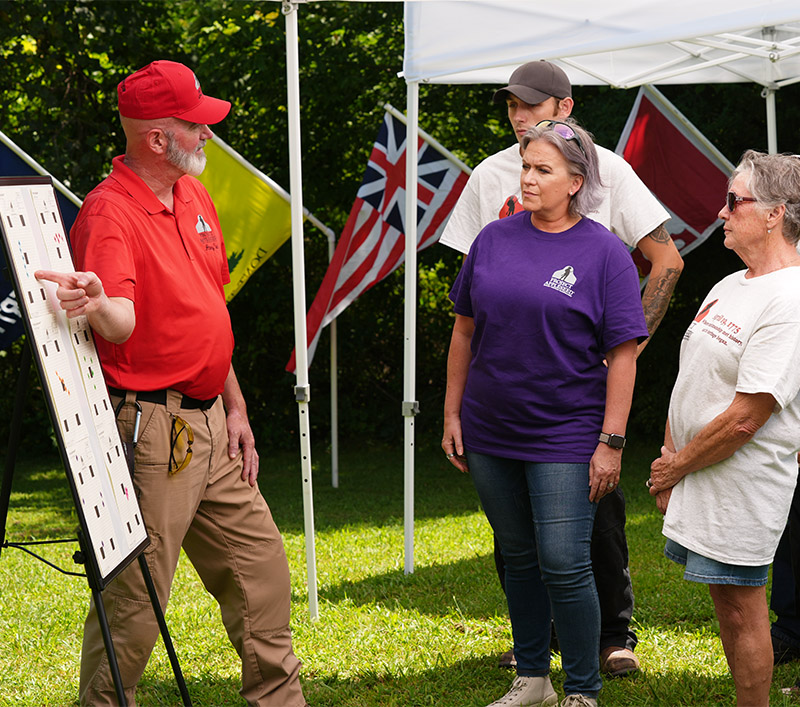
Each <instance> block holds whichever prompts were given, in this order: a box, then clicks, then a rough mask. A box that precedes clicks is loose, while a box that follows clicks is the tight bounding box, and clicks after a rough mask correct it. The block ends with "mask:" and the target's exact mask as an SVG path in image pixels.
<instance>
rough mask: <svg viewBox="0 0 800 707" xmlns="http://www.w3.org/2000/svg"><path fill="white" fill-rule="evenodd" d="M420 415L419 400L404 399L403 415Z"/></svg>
mask: <svg viewBox="0 0 800 707" xmlns="http://www.w3.org/2000/svg"><path fill="white" fill-rule="evenodd" d="M414 415H419V402H417V401H416V400H404V401H403V417H414Z"/></svg>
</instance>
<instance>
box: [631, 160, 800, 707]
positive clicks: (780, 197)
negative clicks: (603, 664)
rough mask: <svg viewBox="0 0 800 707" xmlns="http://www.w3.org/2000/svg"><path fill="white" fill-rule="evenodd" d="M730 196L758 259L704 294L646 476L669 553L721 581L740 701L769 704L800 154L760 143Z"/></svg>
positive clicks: (789, 440)
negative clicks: (771, 151)
mask: <svg viewBox="0 0 800 707" xmlns="http://www.w3.org/2000/svg"><path fill="white" fill-rule="evenodd" d="M729 189H730V191H729V192H728V194H727V198H726V203H725V206H724V207H723V208H722V210H721V211H720V212H719V216H720V218H721V219H723V221H724V222H725V226H724V229H723V230H724V232H725V246H726V247H727V248H730V249H732V250H733V251H735V252H736V254H737V255H738V256H739V257H740V258H741V259H742V260H743V261H744V263H745V265H746V266H747V269H746V270H742V271H740V272H736V273H733V274H732V275H729V276H728V277H726V278H725V279H723V280H722V281H721V282H719V283H718V284H717V285H715V286H714V287H713V288H712V290H711V292H710V293H709V294H708V296H707V297H706V298H705V300H704V302H703V304H702V306H701V308H700V310H699V311H698V313H697V315H696V316H695V318H694V320H693V321H692V323H691V324H690V325H689V328H688V329H687V331H686V334H685V335H684V337H683V343H682V345H681V354H680V371H679V373H678V378H677V381H676V382H675V387H674V389H673V391H672V397H671V400H670V407H669V417H668V420H667V426H666V434H665V438H664V446H663V447H662V449H661V457H660V458H659V459H656V460H655V461H654V462H653V464H652V467H651V474H650V479H649V480H648V482H647V484H648V486H649V487H650V493H651V494H652V495H653V496H655V498H656V503H657V505H658V508H659V509H660V510H661V512H662V513H665V518H664V529H663V532H664V535H665V536H666V537H667V545H666V548H665V551H664V552H665V554H666V555H667V557H669V558H670V559H672V560H674V561H676V562H679V563H681V564H683V565H685V567H686V569H685V572H684V578H685V579H688V580H690V581H695V582H702V583H705V584H708V585H709V591H710V593H711V597H712V599H713V601H714V608H715V610H716V613H717V618H718V619H719V624H720V637H721V638H722V645H723V648H724V649H725V656H726V658H727V660H728V665H729V666H730V670H731V673H732V675H733V680H734V684H735V686H736V696H737V704H739V705H748V706H750V707H759V706H762V705H763V706H764V707H767V705H768V704H769V688H770V682H771V680H772V645H771V641H770V632H769V615H768V610H767V601H766V589H765V585H766V583H767V570H768V568H769V564H770V563H771V562H772V558H773V557H774V554H775V549H776V547H777V545H778V540H779V539H780V536H781V533H782V531H783V528H784V526H785V523H786V518H787V515H788V512H789V504H790V502H791V498H792V492H793V490H794V486H795V483H796V480H797V463H796V460H795V454H796V452H797V450H798V447H800V444H799V443H798V442H800V437H799V436H798V430H800V399H798V393H800V366H798V361H800V255H798V252H797V249H796V245H797V242H798V239H800V159H798V158H796V157H794V156H792V155H765V154H762V153H758V152H754V151H748V152H746V153H745V154H744V155H743V156H742V160H741V162H740V164H739V166H738V167H737V168H736V170H735V171H734V173H733V176H732V178H731V181H730V185H729Z"/></svg>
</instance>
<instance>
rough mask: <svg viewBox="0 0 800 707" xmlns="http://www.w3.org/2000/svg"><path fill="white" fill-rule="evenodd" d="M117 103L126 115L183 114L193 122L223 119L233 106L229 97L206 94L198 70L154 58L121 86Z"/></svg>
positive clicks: (156, 116) (182, 117)
mask: <svg viewBox="0 0 800 707" xmlns="http://www.w3.org/2000/svg"><path fill="white" fill-rule="evenodd" d="M117 97H118V100H117V105H118V107H119V112H120V115H122V116H124V117H125V118H138V119H140V120H153V119H154V118H180V119H181V120H188V121H189V122H191V123H203V124H205V125H213V124H214V123H219V121H220V120H222V119H223V118H224V117H225V116H226V115H228V111H229V110H230V109H231V104H230V103H229V102H228V101H223V100H220V99H219V98H212V97H211V96H205V95H203V90H202V89H201V88H200V82H199V81H198V80H197V77H196V76H195V75H194V72H193V71H192V70H191V69H190V68H189V67H188V66H184V65H183V64H179V63H178V62H175V61H154V62H152V63H150V64H148V65H147V66H145V67H144V68H142V69H139V70H138V71H136V72H135V73H133V74H131V75H130V76H128V77H126V78H124V79H122V81H120V83H119V85H118V86H117Z"/></svg>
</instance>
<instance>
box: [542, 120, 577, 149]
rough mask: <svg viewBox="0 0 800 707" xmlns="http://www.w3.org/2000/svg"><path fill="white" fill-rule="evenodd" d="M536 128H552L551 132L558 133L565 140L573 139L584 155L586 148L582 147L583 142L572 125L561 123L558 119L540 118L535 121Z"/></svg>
mask: <svg viewBox="0 0 800 707" xmlns="http://www.w3.org/2000/svg"><path fill="white" fill-rule="evenodd" d="M536 127H537V128H552V129H553V132H554V133H555V134H556V135H560V136H561V137H563V138H564V139H565V140H574V141H575V142H577V143H578V147H579V148H581V152H582V153H583V156H584V157H586V150H584V149H583V143H582V142H581V139H580V138H579V137H578V133H576V132H575V131H574V130H573V129H572V126H571V125H569V123H562V122H561V121H560V120H541V121H539V122H538V123H536Z"/></svg>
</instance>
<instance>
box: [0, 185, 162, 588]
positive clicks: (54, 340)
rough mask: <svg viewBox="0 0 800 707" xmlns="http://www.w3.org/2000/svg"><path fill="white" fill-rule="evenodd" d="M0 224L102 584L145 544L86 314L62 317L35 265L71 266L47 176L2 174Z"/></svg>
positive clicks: (89, 561) (91, 564) (52, 287)
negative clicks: (12, 176)
mask: <svg viewBox="0 0 800 707" xmlns="http://www.w3.org/2000/svg"><path fill="white" fill-rule="evenodd" d="M0 232H1V233H2V237H3V246H4V248H5V253H6V261H7V263H8V269H9V276H10V279H11V280H12V281H13V282H14V285H15V287H16V290H17V301H18V302H19V304H20V309H21V314H22V318H23V321H24V323H25V330H26V333H27V335H28V342H29V345H30V347H31V350H32V353H33V360H34V361H35V364H36V366H37V369H38V372H39V377H40V380H41V383H42V388H43V390H44V394H45V399H46V401H47V405H48V408H49V410H50V416H51V419H52V422H53V429H54V432H55V436H56V439H57V442H58V446H59V449H60V452H61V457H62V460H63V462H64V466H65V469H66V472H67V479H68V481H69V484H70V488H71V491H72V496H73V500H74V502H75V507H76V509H77V513H78V518H79V521H80V525H81V529H82V531H83V533H84V535H85V538H86V540H87V542H86V543H85V544H86V547H85V550H88V554H89V555H90V556H89V557H86V558H85V560H86V562H87V565H89V567H87V569H90V570H91V571H93V572H94V574H95V577H96V578H97V579H98V583H99V585H100V586H99V588H100V589H102V588H103V587H105V586H106V585H107V584H108V582H110V581H111V580H112V579H113V578H114V577H115V576H116V575H117V574H119V572H121V571H122V569H124V568H125V567H126V566H127V565H128V564H129V563H130V562H131V561H132V560H134V559H135V558H136V557H137V556H138V555H139V553H140V552H141V551H142V550H143V549H144V548H145V547H147V545H148V544H149V542H150V541H149V538H148V536H147V530H146V529H145V526H144V521H143V519H142V513H141V510H140V508H139V502H138V500H137V498H136V493H135V491H134V488H133V483H132V480H131V474H130V471H129V468H128V463H127V460H126V457H125V452H124V448H123V445H122V440H121V439H120V436H119V431H118V430H117V424H116V417H115V415H114V410H113V409H112V407H111V401H110V400H109V397H108V392H107V390H106V385H105V381H104V379H103V373H102V370H101V368H100V362H99V360H98V356H97V350H96V349H95V345H94V338H93V336H92V331H91V328H90V327H89V323H88V321H87V318H86V317H85V316H80V317H76V318H74V319H68V318H67V316H66V314H65V313H64V311H63V310H62V309H61V307H60V305H59V302H58V299H57V298H56V294H55V293H56V289H57V286H56V285H55V284H54V283H51V282H45V281H38V280H37V279H36V278H35V277H34V273H35V272H36V271H37V270H56V271H58V272H74V270H75V267H74V265H73V262H72V255H71V253H70V249H69V244H68V242H67V238H66V232H65V229H64V226H63V223H62V219H61V213H60V211H59V208H58V203H57V201H56V195H55V191H54V189H53V185H52V182H51V180H50V179H49V178H48V177H20V178H0Z"/></svg>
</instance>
